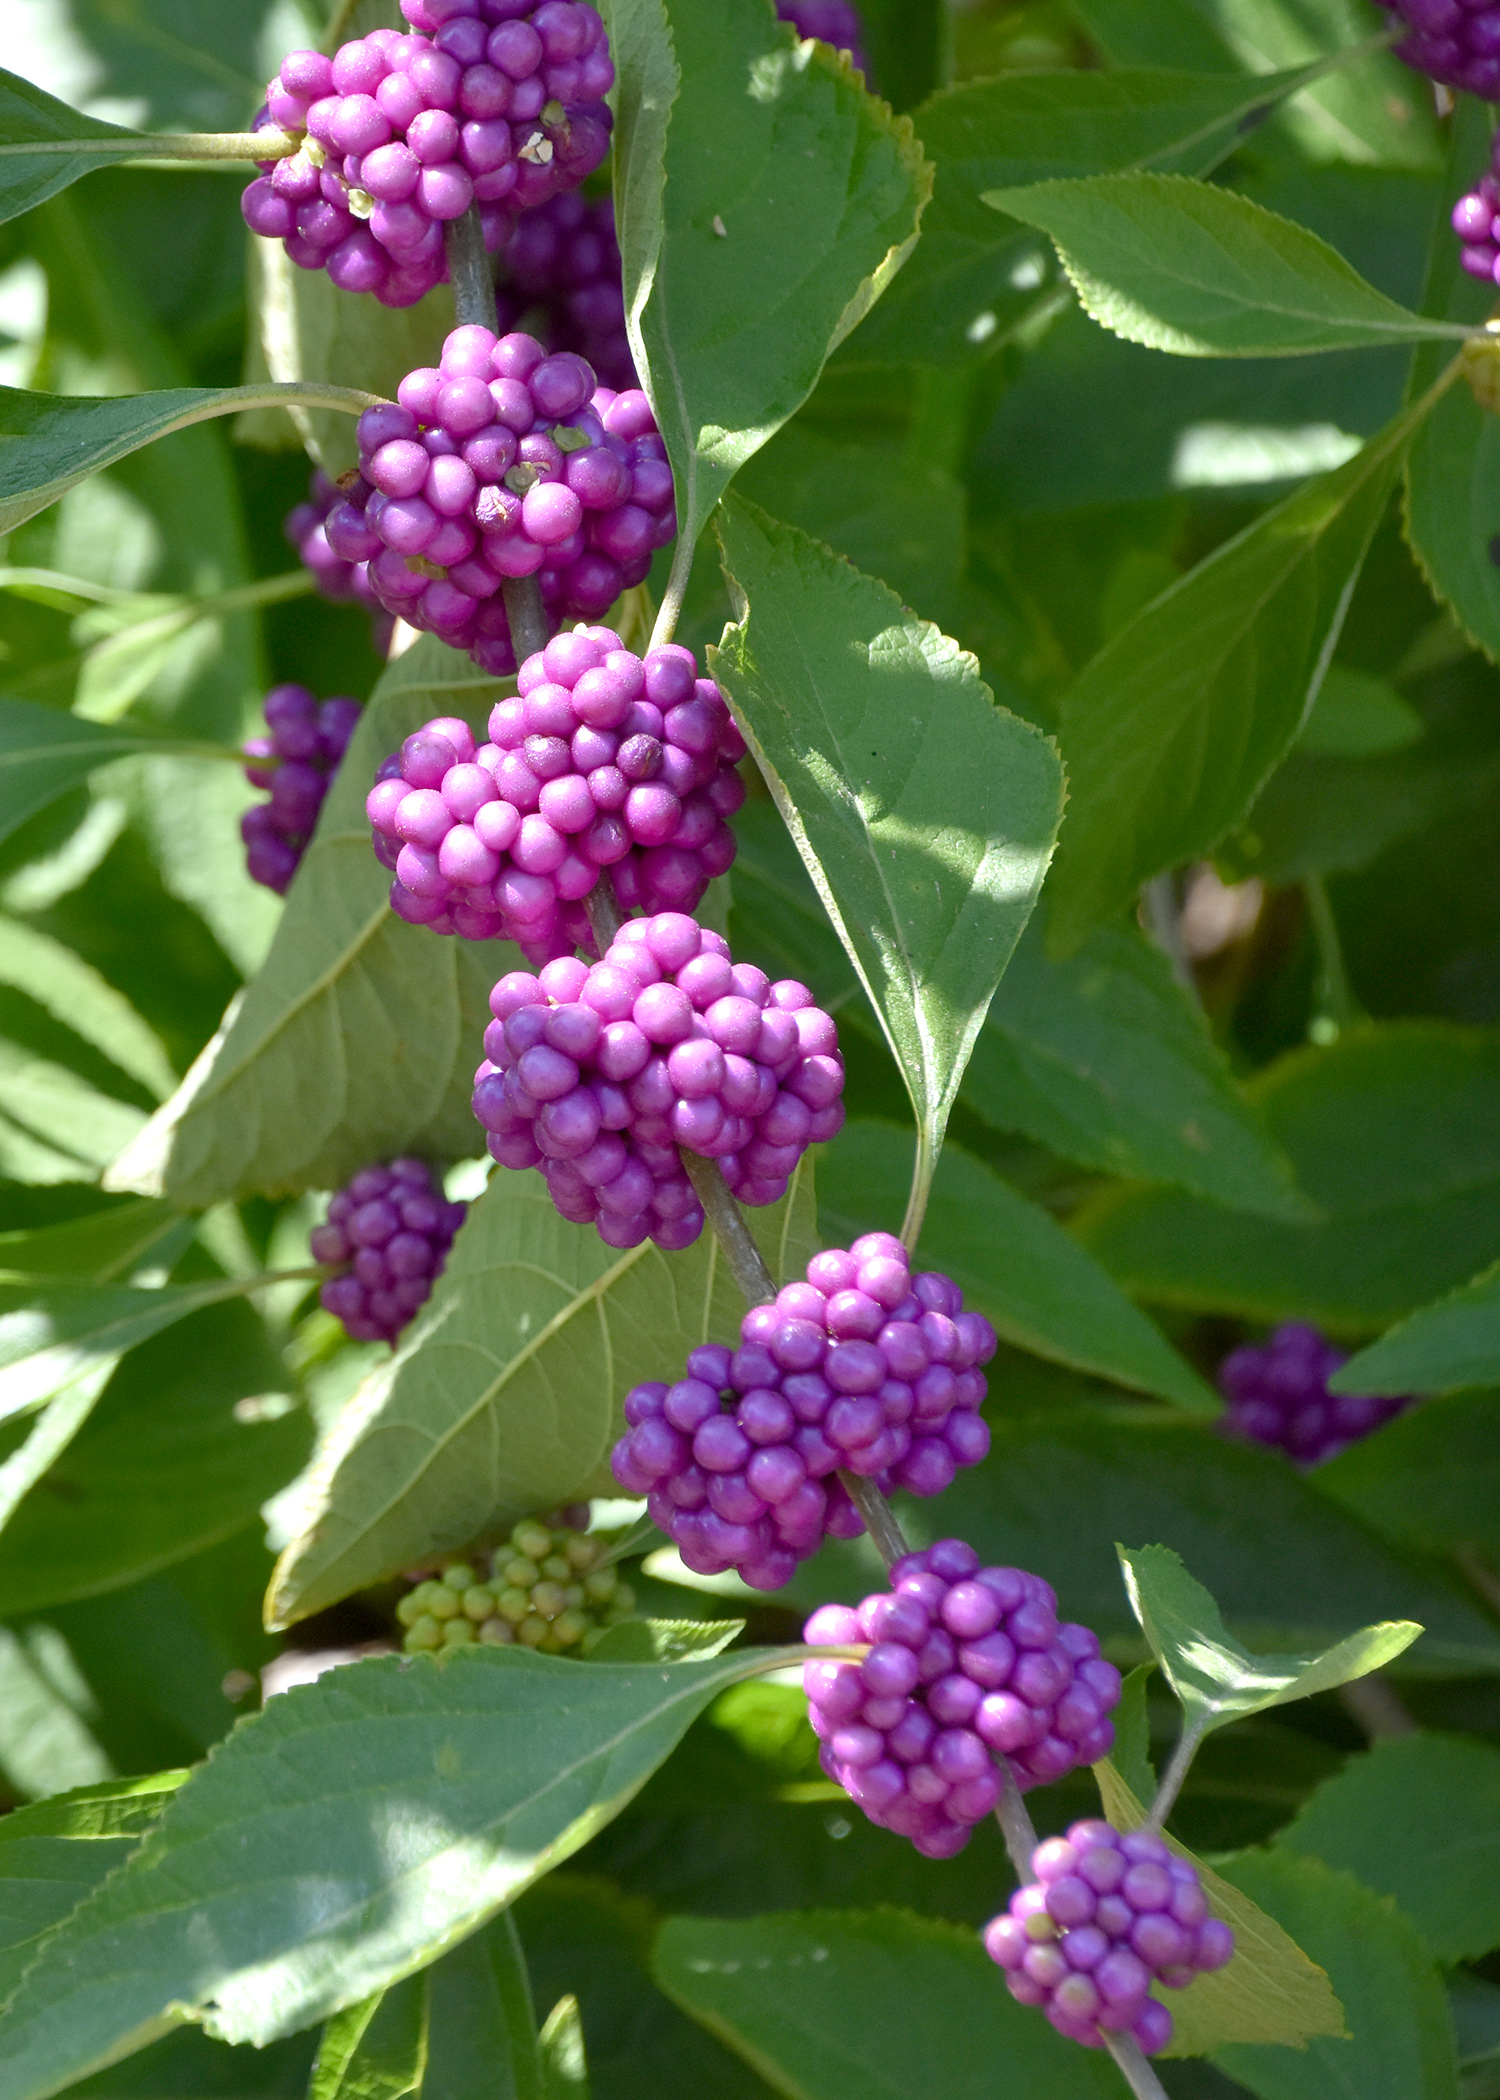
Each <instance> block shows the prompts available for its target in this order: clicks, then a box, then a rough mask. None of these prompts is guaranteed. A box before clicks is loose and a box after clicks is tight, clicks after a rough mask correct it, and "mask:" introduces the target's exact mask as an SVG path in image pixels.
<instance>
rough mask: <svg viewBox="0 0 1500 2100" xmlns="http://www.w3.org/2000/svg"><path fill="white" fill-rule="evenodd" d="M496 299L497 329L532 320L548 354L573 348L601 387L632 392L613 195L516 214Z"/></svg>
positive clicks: (558, 201)
mask: <svg viewBox="0 0 1500 2100" xmlns="http://www.w3.org/2000/svg"><path fill="white" fill-rule="evenodd" d="M501 265H502V269H501V279H500V285H499V289H498V292H497V294H496V302H497V309H498V312H499V318H500V326H501V328H502V329H514V328H520V327H522V326H523V325H526V324H529V323H530V322H532V321H533V319H535V321H536V323H537V329H538V331H539V332H540V334H541V335H542V336H543V337H544V338H545V340H546V343H547V347H548V349H549V350H576V351H577V352H578V354H579V356H580V357H583V358H586V359H587V360H588V362H589V363H590V364H591V365H592V366H593V368H594V370H595V371H596V372H597V373H598V375H599V379H600V381H601V383H602V384H603V385H605V386H608V387H614V388H616V389H617V390H618V391H619V392H621V393H624V392H627V391H628V390H629V389H631V388H633V387H637V386H639V384H640V381H639V380H638V379H637V377H636V370H635V360H634V359H633V358H632V356H631V354H630V343H629V340H628V339H627V337H626V333H625V286H624V283H623V280H622V276H621V269H620V245H619V242H618V241H617V240H616V238H615V206H614V199H613V198H612V197H597V198H595V199H594V201H593V202H592V203H590V202H588V201H587V200H586V199H585V198H583V197H580V196H579V195H578V193H577V191H576V190H568V191H566V192H565V193H564V194H563V195H562V196H560V197H554V198H552V200H551V201H550V203H547V204H538V205H537V206H536V207H535V208H534V209H533V210H532V211H526V212H522V214H521V216H520V218H519V219H518V220H517V221H516V230H515V232H514V233H513V234H512V235H511V237H510V239H509V240H508V241H507V242H506V244H505V246H504V248H503V249H502V250H501Z"/></svg>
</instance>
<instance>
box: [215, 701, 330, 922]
mask: <svg viewBox="0 0 1500 2100" xmlns="http://www.w3.org/2000/svg"><path fill="white" fill-rule="evenodd" d="M359 715H360V707H359V702H358V701H357V700H351V699H348V698H346V697H344V696H342V695H341V696H339V697H338V698H336V699H333V700H325V701H323V702H322V704H321V706H320V705H319V703H318V699H317V696H316V695H315V694H314V693H311V692H310V691H309V690H308V688H307V687H306V686H305V685H276V686H272V688H271V690H270V692H269V693H267V695H266V704H265V717H266V728H267V729H268V730H269V732H270V734H269V735H268V736H253V737H249V738H247V740H246V743H245V757H246V759H247V760H248V761H249V762H248V764H247V765H246V767H245V777H246V779H247V780H248V781H249V782H250V785H251V786H252V787H258V788H268V789H269V790H270V797H269V799H268V800H267V801H265V802H258V803H256V804H255V806H254V807H253V808H252V809H247V810H246V811H245V813H244V815H243V816H242V817H241V818H240V836H241V838H242V839H243V840H244V842H245V864H246V866H247V868H248V869H249V872H250V879H251V881H252V882H259V883H263V884H264V885H265V887H266V888H267V889H268V890H275V891H276V893H277V895H278V896H284V895H285V893H286V889H287V885H288V884H289V883H290V882H291V879H292V877H293V876H294V875H295V874H296V872H297V869H298V866H299V864H300V862H301V860H302V856H303V854H304V853H305V852H306V850H307V844H308V841H309V840H310V839H311V837H312V835H313V830H314V828H315V826H316V824H317V821H318V812H319V811H320V810H321V809H322V807H323V798H324V796H325V795H326V794H327V793H328V783H329V782H330V781H331V780H332V778H333V776H334V774H335V773H336V772H337V771H338V769H339V764H340V761H341V760H342V758H343V756H344V753H345V751H347V749H348V748H349V739H350V737H351V736H352V735H353V734H354V725H355V723H356V722H357V721H358V720H359Z"/></svg>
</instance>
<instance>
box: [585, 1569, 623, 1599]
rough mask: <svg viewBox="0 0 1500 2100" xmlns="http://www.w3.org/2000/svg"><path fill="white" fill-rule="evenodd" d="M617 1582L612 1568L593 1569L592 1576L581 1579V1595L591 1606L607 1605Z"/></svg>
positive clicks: (617, 1584)
mask: <svg viewBox="0 0 1500 2100" xmlns="http://www.w3.org/2000/svg"><path fill="white" fill-rule="evenodd" d="M619 1581H620V1578H619V1576H618V1575H616V1573H615V1571H614V1569H613V1568H595V1570H594V1572H593V1574H592V1575H585V1576H584V1578H583V1593H584V1595H585V1596H586V1597H587V1598H588V1599H589V1602H590V1603H591V1604H608V1602H609V1600H610V1598H611V1597H612V1596H613V1595H614V1593H615V1591H616V1589H617V1588H618V1587H619Z"/></svg>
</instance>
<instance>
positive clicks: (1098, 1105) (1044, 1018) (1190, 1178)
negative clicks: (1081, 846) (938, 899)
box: [962, 924, 1306, 1217]
mask: <svg viewBox="0 0 1500 2100" xmlns="http://www.w3.org/2000/svg"><path fill="white" fill-rule="evenodd" d="M962 1098H963V1100H964V1101H965V1102H966V1104H967V1105H968V1106H970V1107H972V1108H973V1109H974V1110H975V1111H976V1113H977V1114H979V1115H981V1116H983V1117H984V1119H985V1121H986V1122H987V1123H990V1124H992V1125H993V1126H994V1127H995V1128H996V1129H999V1130H1018V1131H1021V1132H1023V1133H1024V1134H1025V1135H1026V1136H1027V1137H1029V1138H1033V1139H1035V1140H1036V1142H1037V1143H1038V1144H1042V1145H1045V1146H1046V1147H1047V1148H1048V1150H1049V1151H1052V1152H1057V1153H1060V1154H1061V1156H1062V1157H1063V1158H1064V1159H1071V1160H1076V1161H1077V1162H1078V1163H1079V1164H1080V1165H1082V1166H1089V1167H1098V1168H1100V1169H1102V1170H1103V1171H1104V1172H1105V1173H1110V1174H1121V1175H1127V1176H1129V1177H1131V1178H1132V1179H1137V1180H1144V1181H1168V1182H1172V1183H1173V1184H1175V1185H1176V1186H1177V1187H1179V1188H1187V1189H1192V1190H1194V1191H1195V1192H1196V1193H1197V1194H1198V1195H1200V1196H1207V1197H1209V1198H1211V1199H1212V1200H1213V1201H1214V1202H1216V1203H1221V1204H1224V1205H1225V1206H1226V1207H1227V1208H1229V1209H1232V1210H1252V1211H1259V1212H1262V1213H1265V1214H1267V1215H1269V1216H1272V1217H1278V1216H1279V1217H1297V1216H1300V1215H1305V1212H1306V1206H1305V1204H1303V1203H1302V1202H1301V1200H1300V1199H1299V1198H1298V1196H1297V1195H1296V1193H1295V1192H1294V1190H1293V1188H1292V1185H1291V1169H1290V1167H1289V1166H1288V1164H1287V1162H1286V1160H1285V1158H1284V1157H1283V1156H1282V1154H1281V1153H1280V1152H1279V1151H1278V1150H1277V1147H1276V1146H1275V1144H1274V1143H1273V1142H1272V1140H1271V1138H1270V1136H1269V1134H1268V1132H1267V1131H1266V1129H1265V1126H1264V1124H1263V1123H1262V1121H1261V1119H1260V1117H1259V1115H1258V1114H1257V1113H1256V1111H1255V1110H1254V1109H1253V1108H1252V1107H1251V1106H1250V1105H1249V1104H1248V1103H1247V1102H1246V1100H1245V1098H1244V1096H1243V1094H1242V1093H1241V1092H1240V1090H1239V1088H1238V1087H1237V1086H1236V1084H1235V1082H1234V1080H1233V1078H1232V1077H1231V1075H1230V1071H1229V1065H1228V1062H1227V1060H1226V1059H1225V1057H1224V1054H1223V1052H1222V1051H1221V1050H1220V1049H1219V1048H1218V1046H1217V1044H1216V1043H1215V1042H1214V1040H1213V1037H1212V1035H1211V1034H1210V1032H1209V1029H1208V1025H1207V1023H1206V1021H1205V1019H1204V1015H1203V1010H1202V1008H1201V1006H1199V1004H1198V1002H1197V1001H1196V1000H1195V999H1193V998H1192V997H1191V996H1190V995H1189V994H1188V993H1187V992H1185V991H1184V990H1183V988H1182V986H1181V985H1179V984H1178V983H1177V981H1176V980H1175V978H1174V977H1173V976H1172V970H1171V965H1170V964H1169V963H1168V961H1167V959H1166V957H1165V956H1164V955H1163V954H1162V952H1161V950H1160V949H1159V948H1158V947H1157V946H1156V945H1155V943H1154V942H1152V941H1149V940H1147V939H1146V938H1145V936H1144V935H1143V934H1141V933H1138V932H1137V931H1136V930H1135V928H1133V927H1127V926H1100V927H1097V928H1096V929H1095V931H1094V932H1093V933H1092V934H1090V935H1089V937H1088V939H1087V940H1086V941H1085V942H1084V944H1083V946H1082V948H1081V949H1080V950H1079V951H1078V953H1077V954H1076V955H1074V956H1071V957H1070V958H1069V959H1068V960H1066V961H1064V962H1058V961H1055V960H1054V959H1053V958H1052V957H1050V956H1049V955H1048V954H1047V950H1046V946H1045V942H1044V940H1043V938H1042V932H1041V929H1040V927H1038V926H1037V925H1035V924H1033V925H1032V926H1030V927H1028V929H1027V931H1026V933H1025V934H1024V935H1023V936H1022V939H1021V942H1020V945H1019V947H1018V948H1017V949H1016V952H1015V954H1014V956H1013V957H1012V958H1011V963H1010V967H1009V969H1008V970H1007V971H1006V973H1005V976H1004V977H1003V978H1002V980H1001V983H1000V989H999V990H998V991H997V992H996V994H995V998H994V1002H993V1004H992V1005H991V1007H990V1011H989V1018H988V1020H987V1021H986V1023H985V1026H984V1027H983V1028H982V1029H981V1031H980V1034H979V1038H978V1041H977V1042H976V1043H975V1046H974V1055H973V1058H972V1059H971V1061H970V1064H969V1072H968V1077H967V1079H966V1081H965V1085H964V1090H963V1096H962Z"/></svg>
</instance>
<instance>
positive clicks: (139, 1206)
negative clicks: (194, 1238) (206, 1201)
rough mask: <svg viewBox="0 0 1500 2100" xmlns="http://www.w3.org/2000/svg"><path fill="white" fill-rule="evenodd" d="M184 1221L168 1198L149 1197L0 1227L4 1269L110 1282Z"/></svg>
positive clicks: (21, 1273) (1, 1266)
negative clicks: (23, 1227) (26, 1225)
mask: <svg viewBox="0 0 1500 2100" xmlns="http://www.w3.org/2000/svg"><path fill="white" fill-rule="evenodd" d="M184 1223H186V1221H185V1220H184V1219H183V1218H182V1216H181V1213H180V1212H178V1211H175V1210H174V1209H173V1208H172V1206H171V1204H170V1203H158V1202H152V1201H151V1200H149V1199H148V1198H145V1197H142V1198H141V1199H139V1200H138V1201H136V1202H125V1203H112V1204H111V1205H110V1206H109V1207H108V1209H106V1210H96V1211H90V1212H88V1213H87V1214H86V1215H85V1216H84V1217H81V1218H72V1219H70V1220H69V1221H68V1223H67V1224H66V1225H43V1226H40V1227H39V1228H38V1229H37V1230H36V1231H35V1232H0V1269H5V1270H9V1271H10V1273H11V1274H12V1275H15V1276H77V1277H87V1278H88V1279H89V1280H90V1281H91V1282H93V1283H111V1282H113V1281H114V1280H115V1279H116V1278H118V1277H120V1276H122V1275H127V1274H129V1273H130V1271H132V1270H133V1269H134V1268H135V1267H136V1266H137V1264H138V1263H140V1262H141V1261H142V1260H144V1258H145V1257H146V1255H148V1254H149V1253H150V1252H151V1251H152V1249H153V1248H154V1247H157V1246H158V1245H159V1244H160V1243H161V1241H162V1240H163V1239H164V1238H165V1237H166V1235H167V1234H168V1233H170V1232H172V1231H173V1229H174V1228H175V1227H177V1226H179V1225H182V1224H184ZM191 1229H192V1228H191V1227H189V1230H191Z"/></svg>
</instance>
